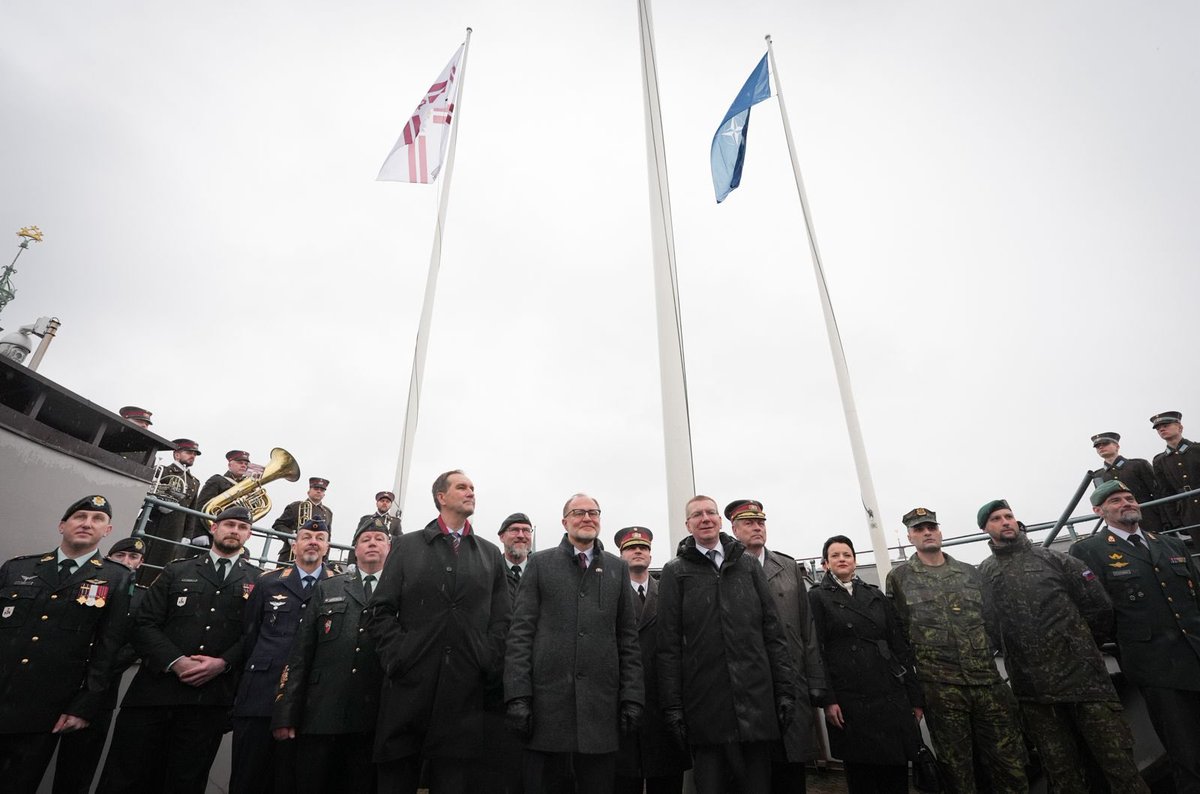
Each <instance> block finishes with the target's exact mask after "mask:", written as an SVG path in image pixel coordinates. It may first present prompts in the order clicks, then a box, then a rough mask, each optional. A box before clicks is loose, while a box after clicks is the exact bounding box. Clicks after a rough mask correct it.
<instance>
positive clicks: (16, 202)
mask: <svg viewBox="0 0 1200 794" xmlns="http://www.w3.org/2000/svg"><path fill="white" fill-rule="evenodd" d="M653 11H654V21H655V35H656V39H657V47H658V68H659V77H660V90H661V93H662V101H663V111H664V119H663V123H664V129H665V133H666V141H667V156H668V163H669V168H670V178H671V182H670V187H671V195H672V200H673V211H674V220H675V242H676V248H677V255H678V265H679V286H680V291H681V295H682V302H683V330H684V341H685V345H686V355H687V368H688V375H689V393H690V397H691V421H692V432H693V444H694V452H695V470H696V484H697V488H698V490H700V491H701V492H703V493H707V494H711V495H712V496H714V497H715V498H716V499H717V501H718V502H719V504H720V505H721V506H722V507H723V506H724V505H725V504H726V503H727V502H728V501H730V500H732V499H734V498H737V497H750V498H758V499H760V500H762V501H763V503H764V504H765V507H766V512H767V514H768V517H769V521H768V526H769V530H770V537H769V542H768V545H769V546H772V547H775V548H778V549H779V550H781V551H786V552H789V553H792V554H793V555H795V556H809V555H813V554H817V553H819V551H820V545H821V543H822V541H823V540H824V539H825V538H826V537H828V536H829V535H831V534H836V533H845V534H848V535H850V536H851V537H853V538H855V539H856V541H858V543H859V547H860V549H865V548H868V547H869V545H870V544H869V542H868V539H867V531H866V522H865V520H864V518H863V515H862V508H861V505H860V502H859V497H858V486H857V483H856V479H855V474H854V467H853V462H852V459H851V456H850V451H849V445H848V442H847V440H846V431H845V425H844V422H843V419H842V413H841V406H840V402H839V398H838V394H837V387H836V382H835V379H834V374H833V368H832V364H831V361H830V355H829V350H828V344H827V342H826V337H825V330H824V323H823V320H822V317H821V312H820V307H819V304H818V300H817V296H816V290H815V284H814V280H813V276H812V268H811V263H810V260H809V256H808V248H807V242H806V240H805V237H804V229H803V225H802V221H801V216H800V209H799V203H798V201H797V198H796V192H795V188H794V184H793V181H792V175H791V170H790V165H789V162H788V155H787V150H786V146H785V142H784V139H783V133H782V123H781V119H780V115H779V105H778V103H777V101H776V100H775V99H771V100H768V101H766V102H764V103H762V104H760V105H758V106H756V107H755V109H754V110H753V112H752V114H751V124H750V134H749V151H748V154H747V158H746V166H745V172H744V175H743V180H742V186H741V188H740V189H739V190H737V191H735V192H734V193H733V194H732V195H731V196H730V198H729V199H727V200H726V201H725V202H724V203H723V204H722V205H720V206H718V205H717V204H716V203H715V201H714V198H713V192H712V185H711V178H710V175H709V171H708V151H709V145H710V142H711V138H712V135H713V132H714V131H715V129H716V126H717V124H718V123H719V122H720V120H721V118H722V116H723V115H724V113H725V110H726V109H727V108H728V106H729V103H730V102H731V101H732V100H733V97H734V95H735V94H736V93H737V91H738V89H739V88H740V87H741V85H742V83H743V82H744V81H745V79H746V77H747V76H748V75H749V73H750V71H751V70H752V69H753V67H754V66H755V64H756V63H757V61H758V59H759V58H760V57H762V54H763V52H764V51H765V45H764V41H763V36H764V34H767V33H770V34H772V36H773V39H774V42H775V48H776V57H777V61H778V65H779V69H780V72H781V74H780V76H781V77H782V79H783V86H784V89H785V91H786V95H785V98H786V100H787V104H788V111H789V113H790V118H791V124H792V128H793V130H794V133H795V137H796V144H797V147H798V149H799V156H800V160H801V166H802V168H803V169H804V176H805V180H806V186H807V191H808V196H809V200H810V203H811V206H812V209H813V214H814V220H815V223H816V229H817V235H818V240H819V243H820V247H821V251H822V255H823V258H824V261H825V266H826V269H827V276H828V282H829V286H830V290H831V294H832V297H833V301H834V305H835V308H836V311H837V315H838V320H839V322H840V325H841V329H842V333H843V338H844V343H845V350H846V354H847V357H848V360H849V364H850V370H851V376H852V379H853V384H854V389H855V392H856V395H857V399H858V407H859V411H860V417H861V422H862V428H863V433H864V436H865V441H866V447H867V452H868V455H869V457H870V463H871V467H872V469H873V472H874V477H875V484H876V489H877V492H878V496H879V503H880V508H881V511H882V514H883V519H884V523H885V526H886V527H887V529H888V534H889V540H890V541H891V542H893V543H894V542H895V540H896V538H897V536H898V535H897V530H898V529H899V528H900V522H899V517H900V516H901V515H902V514H903V513H904V512H905V511H907V510H908V509H910V508H912V507H915V506H918V505H921V506H925V507H928V508H931V509H934V510H936V511H937V512H938V514H939V517H940V519H941V521H942V524H943V529H944V531H945V532H946V534H948V535H952V534H958V533H960V532H963V531H966V530H969V529H972V528H973V526H974V515H975V510H976V508H977V507H978V506H979V505H980V504H982V503H983V502H985V501H988V500H990V499H993V498H998V497H1006V498H1008V499H1009V500H1010V501H1011V502H1012V504H1013V507H1014V510H1015V512H1016V513H1017V515H1018V517H1019V518H1022V519H1024V520H1026V521H1027V522H1033V521H1040V520H1048V519H1051V518H1053V517H1055V516H1056V515H1057V514H1058V513H1059V512H1060V510H1061V509H1062V508H1063V506H1064V505H1065V503H1066V501H1067V500H1068V498H1069V497H1070V495H1071V493H1072V492H1073V490H1074V488H1075V486H1076V485H1077V484H1078V482H1079V479H1080V478H1081V476H1082V475H1083V473H1084V472H1085V471H1086V469H1087V468H1089V467H1091V466H1094V465H1096V462H1097V461H1098V458H1096V456H1095V455H1094V453H1093V451H1092V449H1091V446H1090V442H1089V436H1091V435H1092V434H1093V433H1096V432H1100V431H1116V432H1119V433H1121V434H1122V435H1123V436H1124V443H1123V445H1122V446H1123V452H1125V453H1126V454H1128V455H1129V456H1131V457H1147V458H1149V457H1152V456H1153V455H1154V454H1155V453H1156V452H1157V451H1158V450H1159V449H1160V447H1161V444H1160V442H1159V441H1158V439H1157V436H1156V435H1155V434H1154V433H1153V432H1152V430H1151V428H1150V425H1149V422H1148V421H1147V420H1148V418H1149V417H1150V415H1151V414H1153V413H1156V412H1159V411H1162V410H1181V411H1183V412H1184V425H1185V428H1186V427H1188V426H1189V425H1190V424H1196V425H1197V426H1200V404H1198V402H1197V399H1196V398H1197V396H1198V395H1200V372H1198V370H1197V367H1196V366H1194V364H1193V359H1194V348H1195V344H1196V334H1195V331H1194V328H1195V315H1194V311H1195V306H1196V304H1197V294H1198V293H1197V287H1198V286H1200V275H1198V270H1197V267H1196V263H1197V255H1198V254H1200V223H1197V216H1198V215H1200V156H1198V155H1197V147H1196V141H1197V140H1200V112H1198V110H1197V89H1196V86H1197V85H1200V49H1198V48H1197V47H1196V46H1195V36H1196V31H1197V29H1198V23H1200V8H1198V7H1197V6H1196V4H1194V3H1191V2H1159V3H1152V4H1147V3H1140V2H1139V3H1134V2H1099V3H1097V2H1053V3H1045V2H1024V1H1023V0H1017V1H1014V2H1009V3H1003V4H994V3H993V4H979V3H960V2H922V3H910V2H886V3H885V2H846V0H837V1H836V2H830V1H828V0H825V1H823V2H807V3H794V2H767V1H766V0H748V1H747V2H742V3H738V4H734V5H730V4H728V3H722V2H712V1H710V0H688V1H687V2H682V0H670V1H668V0H659V2H657V3H655V5H654V8H653ZM0 19H2V20H3V30H4V34H3V36H4V44H3V46H2V47H0V101H2V104H3V107H4V108H5V114H4V116H5V123H4V124H3V127H2V129H0V173H3V175H4V176H3V185H4V189H3V190H2V191H0V232H2V233H3V234H4V235H11V233H12V232H15V231H16V230H17V229H19V228H20V227H22V226H26V225H30V224H38V225H39V226H41V228H42V230H43V231H44V233H45V237H46V239H45V242H44V243H41V244H40V245H38V246H36V247H34V248H33V249H32V250H30V251H29V252H28V253H26V254H24V255H23V256H22V258H21V262H20V267H19V272H18V275H17V276H16V279H15V283H16V286H17V289H18V296H17V299H16V300H15V301H14V302H13V303H12V304H10V305H9V307H8V308H7V309H6V310H5V311H4V314H3V315H2V316H0V325H3V326H4V327H5V328H8V329H12V328H14V327H15V326H17V325H20V324H24V323H29V322H32V321H33V320H34V319H36V318H37V317H38V316H41V315H56V316H58V317H59V318H60V319H61V320H62V323H63V325H62V329H61V331H60V334H59V336H58V338H57V339H56V340H55V341H54V343H53V345H52V346H51V348H50V350H49V353H48V355H47V356H46V359H45V361H44V363H43V365H42V368H41V372H42V373H43V374H45V375H47V376H48V377H50V378H53V379H55V380H56V381H58V382H60V383H62V384H63V385H64V386H66V387H67V388H70V389H73V390H75V391H77V392H79V393H81V394H83V395H85V396H87V397H89V398H90V399H92V400H94V401H95V402H97V403H99V404H101V405H104V406H106V407H109V408H112V409H114V410H115V409H117V408H119V407H120V406H122V405H125V404H129V403H133V404H136V405H140V406H143V407H146V408H149V409H150V410H152V411H153V412H154V420H155V425H154V430H156V431H158V432H159V433H161V434H162V435H164V436H165V437H167V438H175V437H178V436H188V437H192V438H195V439H197V440H198V441H199V442H200V444H201V447H202V449H203V451H204V455H203V456H202V457H201V458H200V460H199V464H198V466H197V469H196V471H197V473H198V474H199V475H200V477H201V479H204V478H205V477H207V476H208V475H210V474H212V473H214V472H220V471H223V470H224V465H223V463H224V461H223V458H222V453H223V452H224V451H225V450H227V449H230V448H234V447H236V448H243V449H247V450H249V451H250V452H251V453H252V455H253V457H254V460H255V461H257V462H265V461H266V458H267V456H268V454H269V452H270V449H271V448H272V447H274V446H281V447H285V448H287V449H288V450H290V451H291V452H292V453H293V454H294V455H295V456H296V458H297V459H298V460H299V462H300V465H301V468H302V470H303V472H304V475H305V477H306V478H307V477H308V476H310V475H319V476H323V477H327V478H329V479H330V480H331V481H332V485H331V486H330V489H329V493H328V497H327V503H328V504H329V505H330V506H331V507H332V508H333V510H334V511H335V514H336V517H335V521H334V525H335V540H341V541H347V540H348V539H349V535H350V533H351V532H352V531H353V525H354V520H355V519H356V518H357V517H358V516H359V515H361V514H363V513H366V512H369V511H370V510H372V509H373V502H372V497H373V494H374V493H375V491H377V490H380V489H383V488H389V487H390V486H391V483H392V479H393V475H394V470H395V464H396V456H397V452H398V448H399V437H400V431H401V427H402V424H403V412H404V403H405V399H406V390H407V384H408V377H409V371H410V366H411V360H412V348H413V339H414V335H415V333H416V328H417V321H418V315H419V312H420V306H421V297H422V291H423V289H424V283H425V277H426V269H427V266H428V261H429V252H430V247H431V243H432V238H433V226H434V220H435V217H436V207H437V190H438V187H437V186H436V185H433V186H430V185H407V184H396V183H380V182H375V181H374V177H375V174H376V173H377V172H378V169H379V166H380V164H381V163H382V161H383V159H384V157H385V156H386V155H387V153H388V152H389V151H390V149H391V147H392V145H393V143H394V142H395V139H396V137H397V136H398V135H399V132H400V129H401V127H402V126H403V124H404V123H405V121H406V120H407V118H408V116H409V115H410V114H411V112H412V110H413V108H414V107H415V106H416V104H417V102H418V100H419V99H420V98H421V96H422V95H423V92H424V91H425V89H426V88H427V87H428V86H429V85H430V83H432V82H433V80H434V79H435V78H436V77H437V75H438V73H439V72H440V71H441V69H442V67H443V66H444V65H445V64H446V61H447V60H449V58H450V56H451V55H452V54H453V52H454V50H455V49H456V48H457V47H458V45H459V44H460V43H461V41H462V40H463V37H464V31H465V28H466V27H467V26H471V27H472V28H473V29H474V34H473V36H472V39H471V48H470V52H469V56H468V57H469V60H468V64H467V71H466V75H465V84H464V91H463V95H462V96H460V105H459V110H460V112H459V113H458V115H457V116H456V122H457V123H459V124H460V125H461V127H460V131H459V138H458V150H457V161H456V164H455V169H454V174H453V178H454V183H453V189H452V195H451V201H450V207H449V214H448V218H447V226H446V232H445V235H446V236H445V247H444V258H443V265H442V275H441V280H440V283H439V288H438V302H437V306H436V309H435V314H434V322H433V331H432V335H431V342H430V347H429V364H428V367H427V370H426V380H425V392H424V403H423V405H422V412H421V423H420V430H419V434H418V437H417V440H416V447H415V454H414V459H413V468H412V471H413V482H412V484H411V485H410V487H409V490H408V498H407V505H406V508H407V509H406V515H405V526H406V527H407V528H409V529H414V528H417V527H420V526H423V525H424V523H425V522H426V521H428V520H429V519H430V518H432V516H433V506H432V503H431V501H430V499H431V497H430V495H429V490H428V486H429V484H430V483H431V482H432V480H433V479H434V477H435V476H436V475H437V474H438V473H439V472H440V471H443V470H446V469H450V468H459V467H461V468H463V469H465V470H466V471H467V473H468V474H469V475H470V476H471V477H472V478H473V480H474V481H475V484H476V486H477V489H478V511H479V512H478V513H477V514H476V517H475V524H476V527H477V528H478V529H479V530H480V531H481V532H483V533H484V534H485V535H487V536H489V537H494V533H495V529H496V527H497V526H498V524H499V522H500V520H501V519H502V518H503V517H504V516H505V515H507V514H508V513H510V512H512V511H515V510H522V511H526V512H528V513H529V514H530V515H531V516H532V517H533V518H534V521H535V523H536V524H537V526H538V533H539V540H540V546H546V545H551V544H553V543H556V542H557V540H558V538H559V536H560V534H561V526H560V524H559V516H560V515H561V513H560V509H561V505H562V503H563V502H564V501H565V499H566V498H567V497H568V496H569V495H570V494H572V493H574V492H576V491H586V492H589V493H591V494H593V495H595V496H596V497H597V498H598V499H599V501H600V503H601V506H602V507H603V510H604V516H603V527H604V532H603V537H604V538H605V540H606V541H607V540H608V539H610V538H611V536H612V534H613V532H615V531H616V530H617V529H619V528H620V527H622V526H626V525H629V524H642V525H646V526H649V527H650V528H651V529H653V530H654V531H655V532H656V533H659V537H660V541H659V542H656V543H655V563H656V564H661V563H662V562H665V560H666V557H667V555H668V553H669V551H670V549H669V544H668V543H666V542H665V538H666V531H665V530H666V529H667V527H666V526H665V522H666V520H667V518H666V516H667V505H666V501H665V476H664V464H663V452H662V432H661V407H660V401H659V396H658V395H659V374H658V357H657V341H656V331H655V319H654V304H653V299H654V293H653V274H652V263H651V248H650V240H649V217H648V198H647V187H646V154H645V132H644V119H643V114H642V93H641V76H640V63H639V49H638V28H637V11H636V3H635V2H634V0H627V1H625V2H593V3H546V2H542V3H532V2H508V3H496V2H455V3H433V4H419V3H403V4H402V3H395V2H392V3H384V2H356V3H352V4H332V3H317V2H297V1H296V0H289V1H288V2H258V3H249V4H247V3H233V2H221V1H218V2H212V3H204V4H198V5H192V6H187V7H183V6H180V5H179V4H172V3H158V2H121V1H120V0H113V1H112V2H106V3H90V2H82V1H78V0H74V1H69V2H57V3H22V4H17V3H6V4H4V6H3V8H2V10H0ZM3 239H7V240H8V241H9V244H11V245H12V248H11V249H10V253H9V254H7V255H4V254H2V249H0V255H4V256H11V255H12V254H13V253H15V252H16V248H15V245H16V243H17V242H18V240H17V238H16V237H15V236H8V237H7V238H4V237H0V241H2V240H3ZM7 261H8V260H7V259H6V260H5V263H7ZM1185 432H1186V431H1185ZM1198 432H1200V431H1194V432H1193V433H1192V435H1193V436H1195V435H1197V433H1198ZM303 491H304V483H303V482H301V483H296V484H294V485H293V484H287V483H282V484H277V485H276V486H273V487H271V488H270V492H271V494H272V498H273V499H274V500H275V503H276V505H277V511H278V509H282V506H283V505H284V504H285V503H286V502H288V501H289V500H291V499H296V498H301V497H302V495H303ZM121 518H122V517H118V523H120V521H121ZM124 518H125V519H128V520H132V517H124ZM966 556H970V555H966Z"/></svg>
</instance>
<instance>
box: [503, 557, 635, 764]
mask: <svg viewBox="0 0 1200 794" xmlns="http://www.w3.org/2000/svg"><path fill="white" fill-rule="evenodd" d="M592 551H593V554H592V563H591V566H590V567H589V568H588V569H587V570H586V571H585V570H581V569H580V567H579V562H578V558H577V557H576V554H577V553H578V552H576V551H575V547H574V546H572V545H571V541H570V540H569V539H568V538H567V536H566V535H565V534H564V535H563V539H562V542H561V543H559V545H558V547H557V548H553V549H546V550H545V551H540V552H537V553H536V554H534V555H532V556H531V557H530V558H529V566H528V567H527V568H526V569H525V574H524V575H523V576H522V577H521V579H522V582H521V586H520V587H519V588H517V602H516V605H515V606H514V607H513V620H512V627H511V628H510V629H509V632H508V652H507V654H506V656H505V662H504V699H505V700H506V701H509V700H512V699H513V698H520V697H527V698H531V699H532V701H533V735H532V736H530V737H529V741H528V742H527V743H526V746H527V747H528V748H529V749H530V750H536V751H539V752H543V753H597V754H598V753H614V752H616V751H617V747H618V744H619V740H620V736H619V731H618V718H617V715H618V709H619V707H620V704H621V703H622V702H626V701H627V702H630V703H637V704H638V705H639V706H640V705H642V704H643V702H644V701H645V692H644V686H643V682H642V657H641V654H640V653H639V651H638V640H637V627H636V622H635V617H634V606H633V595H632V592H631V590H630V587H629V564H628V563H626V562H625V561H624V560H622V559H621V558H620V557H617V556H615V555H613V554H610V553H608V552H605V551H604V547H603V545H601V543H600V541H599V539H597V540H596V541H595V546H594V548H593V550H592Z"/></svg>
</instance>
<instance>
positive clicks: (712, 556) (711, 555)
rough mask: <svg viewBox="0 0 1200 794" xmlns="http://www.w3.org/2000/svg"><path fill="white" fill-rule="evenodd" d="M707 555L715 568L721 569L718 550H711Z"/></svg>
mask: <svg viewBox="0 0 1200 794" xmlns="http://www.w3.org/2000/svg"><path fill="white" fill-rule="evenodd" d="M705 554H706V555H707V556H708V561H709V562H711V563H712V564H713V567H714V568H717V569H720V567H721V566H720V565H717V550H716V549H709V550H708V551H707V552H705Z"/></svg>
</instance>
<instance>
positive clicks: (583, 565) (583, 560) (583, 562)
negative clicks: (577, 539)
mask: <svg viewBox="0 0 1200 794" xmlns="http://www.w3.org/2000/svg"><path fill="white" fill-rule="evenodd" d="M577 556H578V558H579V570H581V571H586V570H587V555H586V554H584V553H583V552H582V551H581V552H579V554H578V555H577Z"/></svg>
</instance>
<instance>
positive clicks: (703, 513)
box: [687, 510, 721, 521]
mask: <svg viewBox="0 0 1200 794" xmlns="http://www.w3.org/2000/svg"><path fill="white" fill-rule="evenodd" d="M702 517H707V518H720V517H721V514H720V513H718V512H717V511H716V510H696V511H695V512H692V513H688V517H687V520H688V521H691V520H692V519H693V518H702Z"/></svg>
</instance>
